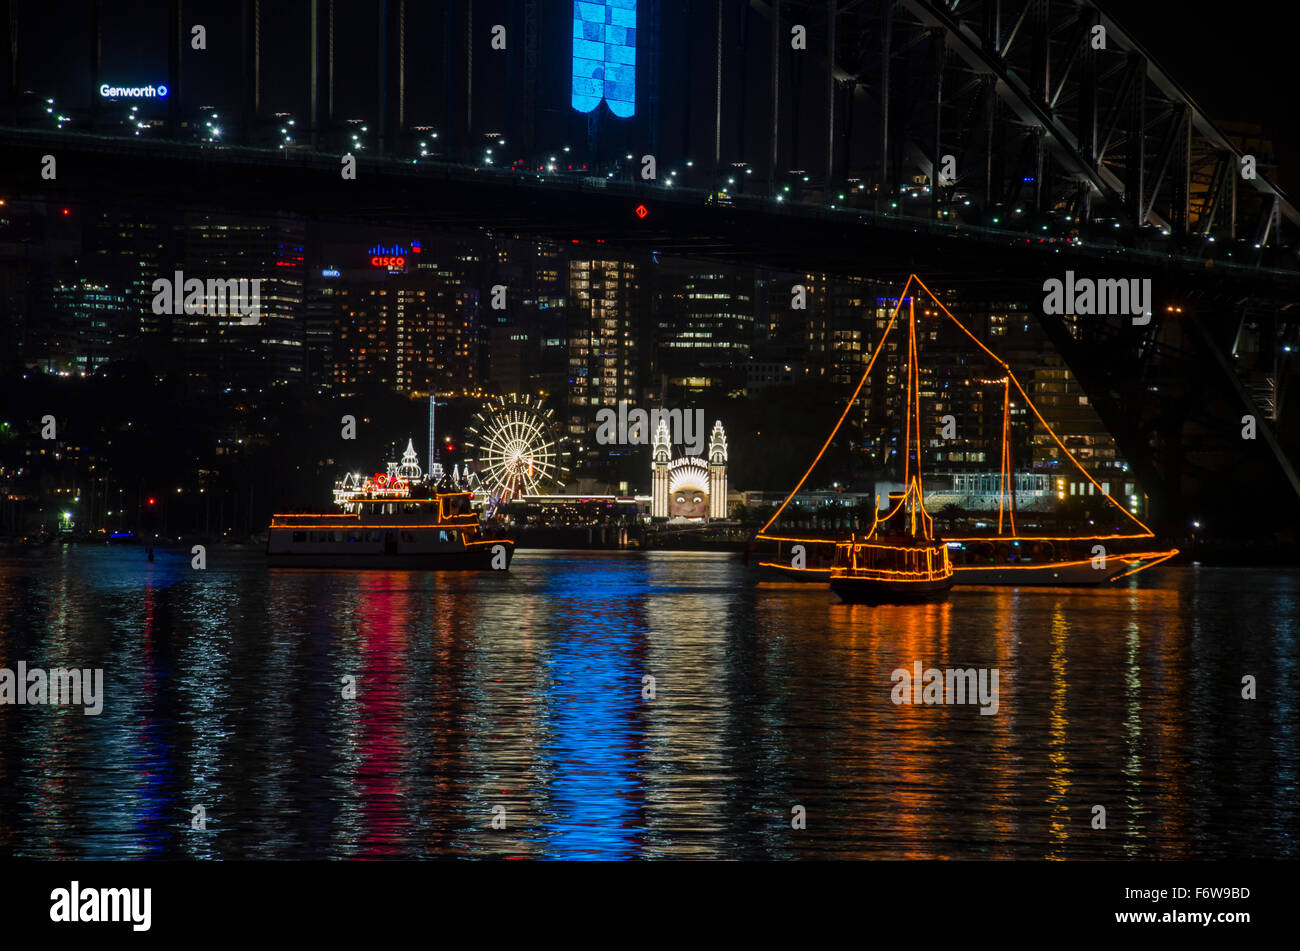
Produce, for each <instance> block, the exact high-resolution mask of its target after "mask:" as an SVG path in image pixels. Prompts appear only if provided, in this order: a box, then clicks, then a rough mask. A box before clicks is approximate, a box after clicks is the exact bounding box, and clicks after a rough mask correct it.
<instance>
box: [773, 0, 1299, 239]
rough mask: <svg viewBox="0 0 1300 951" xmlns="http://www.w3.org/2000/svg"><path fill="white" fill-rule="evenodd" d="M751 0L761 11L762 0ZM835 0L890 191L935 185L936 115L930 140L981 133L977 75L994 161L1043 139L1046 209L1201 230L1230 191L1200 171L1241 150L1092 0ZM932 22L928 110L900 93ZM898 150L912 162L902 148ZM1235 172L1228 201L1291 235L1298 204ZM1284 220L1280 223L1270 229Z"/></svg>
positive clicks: (843, 74)
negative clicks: (915, 177)
mask: <svg viewBox="0 0 1300 951" xmlns="http://www.w3.org/2000/svg"><path fill="white" fill-rule="evenodd" d="M750 5H751V7H752V8H754V9H755V10H757V11H759V12H760V13H762V14H764V15H765V16H770V15H771V10H772V5H771V4H770V2H764V0H751V3H750ZM792 5H793V4H792ZM837 10H838V12H837V16H838V17H839V18H840V19H841V20H848V19H850V18H856V19H857V20H858V21H859V22H861V23H863V24H864V25H868V24H869V26H870V30H869V33H870V35H871V36H873V37H875V36H878V37H879V39H878V40H875V41H874V44H866V43H860V44H859V45H858V46H855V47H852V48H847V49H846V48H845V46H844V44H843V43H841V44H840V45H839V47H837V48H836V50H835V55H836V57H837V62H838V63H839V66H838V68H836V69H835V70H834V75H835V76H836V77H838V78H839V79H840V80H841V81H842V82H843V81H852V82H853V84H854V85H853V89H854V93H855V96H854V98H856V99H859V100H861V101H862V102H863V103H864V104H865V105H866V107H868V108H870V109H871V110H873V111H874V113H875V114H876V115H877V117H878V120H879V121H878V123H877V124H876V125H875V128H877V129H878V143H877V144H878V146H879V149H878V151H876V152H875V153H874V154H876V155H879V156H880V157H881V161H880V166H879V168H880V172H879V174H880V175H881V176H882V179H880V182H881V184H882V185H883V186H884V187H886V188H887V189H890V190H891V191H893V192H894V193H895V194H897V191H898V189H899V188H900V187H901V186H904V185H907V184H910V182H909V171H910V173H911V174H926V175H927V177H929V178H930V180H931V182H932V183H933V181H934V177H933V175H932V174H928V173H931V172H932V170H933V168H934V166H935V164H936V162H937V160H938V158H939V155H938V154H936V152H937V148H936V142H935V138H936V137H935V135H934V129H935V126H936V124H937V125H938V127H939V129H940V130H942V133H943V136H944V138H943V140H942V142H941V143H939V146H938V147H943V146H944V145H946V144H947V143H949V142H951V143H954V144H956V143H965V142H970V141H977V140H978V139H977V137H978V136H979V134H980V133H981V131H982V130H978V129H973V128H971V123H972V122H973V121H976V120H975V118H974V117H975V116H978V115H979V110H978V109H977V108H973V107H972V103H971V101H970V99H969V95H970V93H969V90H970V88H971V85H972V84H971V83H970V78H971V76H972V75H973V76H975V77H988V78H991V80H992V82H993V89H994V92H995V95H996V97H997V102H998V105H999V109H998V116H997V119H996V122H997V124H998V133H997V139H998V143H999V145H998V147H997V148H995V149H991V150H990V151H991V152H992V153H993V154H992V155H991V156H990V159H991V164H992V165H993V166H994V167H995V168H996V167H998V166H1001V167H1003V169H1004V172H1005V170H1007V169H1010V168H1011V167H1012V165H1011V163H1012V159H1013V156H1015V155H1016V154H1017V152H1018V151H1019V149H1020V148H1021V146H1022V144H1023V143H1022V142H1021V141H1020V140H1021V139H1022V138H1023V137H1032V136H1038V137H1039V138H1040V139H1041V142H1042V146H1043V150H1044V151H1043V157H1044V161H1045V165H1044V172H1043V175H1042V176H1035V177H1036V178H1037V179H1038V180H1036V181H1035V182H1034V183H1033V184H1034V186H1035V193H1036V194H1037V195H1038V196H1039V198H1040V200H1041V204H1042V208H1043V209H1044V210H1045V212H1048V213H1057V214H1064V213H1067V212H1066V211H1065V209H1069V208H1074V209H1076V210H1079V211H1082V214H1083V217H1084V218H1085V220H1095V219H1097V218H1098V217H1099V216H1101V217H1104V218H1105V220H1107V221H1109V220H1114V221H1116V222H1118V223H1120V224H1121V226H1123V227H1126V228H1128V229H1132V230H1144V229H1150V230H1154V231H1165V232H1170V233H1173V232H1177V233H1178V234H1180V235H1193V234H1195V235H1206V234H1208V233H1209V232H1210V231H1211V229H1212V227H1213V223H1214V217H1215V215H1217V214H1218V213H1219V212H1220V211H1221V209H1222V205H1223V204H1224V203H1225V199H1226V198H1228V197H1230V196H1227V195H1223V194H1221V191H1220V190H1219V189H1215V188H1211V187H1209V183H1210V182H1212V181H1215V180H1216V175H1217V174H1218V173H1220V170H1221V168H1222V164H1223V162H1224V161H1225V157H1227V158H1228V159H1230V160H1231V163H1232V164H1233V167H1234V169H1235V168H1239V167H1240V162H1241V159H1242V157H1243V152H1242V149H1241V148H1239V147H1238V146H1236V145H1234V144H1233V143H1232V142H1231V141H1230V140H1229V138H1228V137H1227V136H1226V135H1225V134H1224V133H1223V132H1222V131H1220V130H1219V129H1218V128H1217V127H1216V126H1215V124H1214V122H1213V121H1212V120H1211V119H1210V118H1209V116H1208V115H1207V114H1206V113H1205V112H1204V110H1203V109H1201V108H1200V107H1199V106H1198V105H1197V104H1196V103H1195V102H1194V101H1193V100H1192V99H1191V98H1190V97H1189V96H1188V95H1187V94H1186V92H1185V91H1184V90H1183V89H1182V88H1181V87H1180V86H1179V85H1178V84H1177V83H1176V82H1174V80H1173V79H1171V78H1170V76H1169V75H1168V74H1167V73H1166V72H1165V71H1164V70H1163V69H1162V68H1161V67H1160V66H1159V65H1158V64H1157V63H1156V62H1155V61H1154V60H1153V59H1152V57H1151V56H1150V55H1149V54H1148V53H1147V51H1146V50H1145V49H1144V48H1143V47H1142V46H1141V45H1140V44H1139V43H1138V42H1137V41H1136V40H1135V39H1134V38H1133V37H1132V36H1131V35H1130V34H1128V33H1127V32H1126V31H1125V30H1124V29H1123V28H1122V27H1120V26H1119V25H1118V24H1117V23H1116V22H1115V21H1114V20H1112V19H1111V18H1110V17H1108V16H1107V15H1106V14H1105V13H1103V12H1102V11H1101V10H1099V9H1098V8H1097V7H1096V6H1095V4H1094V3H1092V2H1091V0H1051V2H1047V0H963V2H961V3H959V4H958V3H952V2H945V0H877V2H875V3H868V2H848V3H840V4H839V5H838V8H837ZM808 12H809V13H811V12H812V10H811V9H809V10H808ZM794 15H795V14H794V13H793V12H792V13H790V16H794ZM853 25H854V24H853V23H851V22H842V23H841V24H840V26H839V28H838V32H839V35H840V36H856V35H859V34H860V33H861V32H863V31H855V30H854V29H853ZM1098 27H1100V28H1102V29H1104V30H1105V48H1104V49H1095V48H1094V47H1093V44H1092V37H1093V31H1094V29H1095V28H1098ZM934 30H939V31H942V36H943V41H942V42H943V44H944V46H945V47H946V50H947V52H948V53H949V54H950V55H949V56H948V60H947V63H946V65H945V67H944V69H943V70H942V72H941V74H940V75H939V76H938V77H937V80H932V82H937V85H938V88H939V89H940V90H941V91H942V95H941V97H940V99H941V101H940V105H939V110H940V113H941V114H940V116H939V117H938V119H937V121H936V119H935V118H934V117H933V109H932V108H931V107H930V105H929V103H928V101H927V100H926V99H925V97H924V96H911V97H909V95H908V86H909V80H910V82H911V85H912V87H914V88H915V87H917V86H918V82H919V77H921V76H923V75H924V73H925V71H926V69H927V68H928V67H927V65H926V63H927V62H928V63H933V58H930V57H927V54H926V44H925V43H924V42H923V41H922V40H923V37H924V36H925V35H926V34H928V33H930V31H934ZM843 61H851V62H852V63H853V68H846V67H845V66H843ZM977 88H978V87H977ZM849 108H853V106H852V105H850V106H849ZM1171 123H1173V126H1172V127H1171ZM832 127H833V126H832ZM1180 136H1181V138H1180ZM868 151H870V150H868ZM904 151H905V152H907V153H908V154H909V155H911V156H914V159H913V161H911V162H910V163H909V162H902V161H900V160H899V158H898V156H899V155H900V154H901V153H902V152H904ZM827 164H828V167H829V166H830V161H829V159H828V163H827ZM872 164H873V165H874V162H873V163H872ZM869 168H870V166H869ZM869 168H868V169H867V170H865V171H868V173H869ZM836 171H837V172H838V173H839V175H840V177H841V178H844V177H850V176H852V177H855V178H856V177H864V176H863V175H862V173H863V171H864V170H863V169H857V168H844V169H838V167H837V168H836ZM865 177H866V178H868V179H870V178H871V177H872V176H871V175H870V174H867V175H866V176H865ZM959 177H960V178H962V179H969V180H970V181H978V177H977V176H973V175H970V174H969V173H968V171H966V170H961V169H959ZM1238 178H1240V176H1235V177H1234V180H1233V188H1232V196H1233V203H1234V204H1236V203H1238V202H1240V203H1242V204H1243V205H1245V206H1247V207H1243V208H1242V209H1241V211H1242V212H1243V213H1245V214H1247V215H1248V216H1249V217H1250V218H1251V219H1252V220H1253V221H1257V222H1260V223H1261V226H1260V227H1259V228H1258V229H1257V230H1258V236H1260V237H1262V238H1263V239H1264V240H1263V241H1260V242H1259V243H1261V244H1263V243H1265V242H1267V243H1268V244H1280V243H1286V242H1289V241H1294V240H1296V239H1297V238H1300V211H1298V210H1297V208H1296V207H1295V205H1293V204H1292V202H1291V201H1290V200H1289V199H1288V197H1287V196H1286V195H1285V194H1284V193H1283V192H1282V191H1281V189H1280V188H1279V187H1278V186H1277V185H1276V184H1275V183H1273V182H1272V181H1270V180H1269V179H1268V176H1267V175H1265V174H1260V175H1258V176H1257V177H1256V178H1254V179H1250V180H1244V179H1243V180H1241V181H1237V180H1236V179H1238ZM826 184H827V185H828V186H831V185H834V184H835V183H834V182H833V181H829V180H828V181H827V183H826ZM1008 184H1014V183H1008ZM1026 184H1027V183H1026ZM983 191H989V192H990V193H991V195H992V196H995V197H994V200H996V196H998V195H999V193H1000V192H1002V191H1003V189H1001V188H998V187H997V186H994V187H992V188H991V189H990V188H988V187H987V184H986V187H985V189H981V190H977V191H972V192H970V193H969V194H965V195H964V197H965V198H969V199H970V200H971V201H972V202H982V201H984V200H985V199H984V195H983V194H982V192H983ZM828 193H829V189H828ZM983 210H984V211H985V212H986V213H990V212H992V211H993V209H992V208H985V209H983ZM925 213H926V215H927V217H928V216H932V215H933V213H934V212H933V210H932V209H930V208H926V209H925ZM1236 217H1237V209H1236V208H1233V209H1232V214H1231V216H1230V220H1229V221H1228V222H1227V228H1226V229H1225V230H1227V231H1228V232H1229V233H1230V234H1231V233H1232V232H1233V229H1234V228H1235V220H1236ZM1283 223H1287V224H1288V226H1289V228H1288V231H1287V233H1285V234H1281V233H1279V227H1280V226H1281V225H1282V224H1283Z"/></svg>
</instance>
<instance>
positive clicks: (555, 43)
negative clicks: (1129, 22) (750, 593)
mask: <svg viewBox="0 0 1300 951" xmlns="http://www.w3.org/2000/svg"><path fill="white" fill-rule="evenodd" d="M112 6H113V5H112V4H106V3H103V2H102V0H89V2H87V3H84V4H82V5H81V6H80V7H78V9H84V11H85V17H84V21H82V22H77V23H72V24H68V25H67V26H68V28H67V31H66V32H67V39H66V41H65V43H64V47H63V48H62V50H61V53H62V55H63V56H65V57H67V59H68V60H69V61H74V60H75V61H76V63H77V64H78V68H79V69H81V70H84V71H85V73H86V75H87V76H88V77H89V79H88V81H87V82H86V83H85V89H84V95H82V96H80V97H77V96H73V97H72V98H71V99H68V100H66V101H65V100H64V99H60V98H59V97H56V96H54V95H53V94H52V93H51V92H50V91H49V90H46V89H43V88H40V86H39V83H36V82H35V81H34V80H33V79H32V76H33V75H34V71H33V69H32V63H31V57H32V56H34V55H43V54H38V53H35V52H34V50H35V49H37V48H38V47H37V44H36V41H35V37H36V32H37V31H39V30H41V29H42V28H43V27H42V24H41V23H40V22H38V20H37V19H36V18H34V15H33V14H32V13H31V6H30V5H29V4H24V3H21V2H18V0H5V2H3V3H0V76H2V78H0V189H3V193H4V195H6V196H8V197H12V198H31V199H40V200H49V201H60V202H69V203H75V202H79V201H85V200H91V199H92V198H98V199H102V198H103V196H106V195H111V196H113V198H114V199H115V200H118V201H121V202H123V203H125V204H132V203H134V204H139V205H143V206H147V205H150V204H153V205H174V204H176V203H177V202H178V201H179V202H181V203H183V204H186V205H193V206H195V207H216V208H222V209H232V210H242V211H247V212H249V213H261V212H265V211H267V210H276V211H283V212H287V213H292V214H301V215H304V216H307V217H316V218H322V219H328V220H331V221H345V222H346V221H355V222H358V223H363V222H382V223H409V224H410V225H411V226H412V227H415V226H418V227H420V228H422V229H426V230H427V229H430V228H447V229H473V228H489V229H493V230H495V231H499V232H510V233H518V234H523V235H536V236H545V237H550V238H553V239H556V240H561V241H564V242H565V243H570V242H572V243H574V244H581V245H587V244H595V243H600V244H603V245H605V246H607V247H609V248H611V249H614V250H618V251H621V252H626V253H637V254H649V253H652V252H653V253H656V254H659V255H680V256H689V257H697V258H714V259H720V260H732V261H742V262H746V263H750V264H755V265H759V266H762V267H766V268H771V269H774V270H776V271H779V272H790V273H795V274H797V273H802V272H820V273H829V274H845V275H862V276H870V277H873V278H882V279H887V280H897V281H898V282H899V283H900V285H901V282H902V280H903V279H905V278H906V275H907V274H908V273H910V272H913V271H915V272H918V273H922V274H924V275H927V276H928V279H929V281H930V283H931V285H932V286H933V285H934V284H935V283H938V284H942V285H944V286H951V287H956V288H959V289H960V293H961V296H962V301H963V302H964V303H969V304H976V303H977V302H979V301H981V300H984V301H989V302H993V301H998V302H1004V301H1020V302H1023V303H1024V304H1025V305H1026V306H1027V309H1028V311H1029V312H1030V313H1032V314H1034V315H1035V316H1036V317H1037V319H1038V320H1040V321H1041V322H1042V324H1043V327H1044V328H1045V330H1046V332H1047V333H1048V335H1049V337H1050V338H1051V339H1052V341H1053V343H1054V344H1055V345H1056V347H1057V348H1058V350H1059V351H1060V353H1061V355H1062V357H1063V358H1064V359H1065V361H1066V362H1067V364H1068V365H1069V367H1070V368H1071V370H1072V371H1073V373H1074V375H1075V376H1076V377H1077V378H1078V380H1079V381H1080V383H1081V385H1082V387H1083V388H1084V390H1085V392H1086V393H1087V395H1088V397H1089V399H1090V401H1091V402H1092V403H1093V404H1094V405H1095V406H1096V407H1097V410H1098V412H1099V413H1100V415H1101V417H1102V419H1103V421H1104V422H1105V424H1106V425H1107V427H1108V428H1109V429H1110V430H1111V432H1112V433H1113V435H1114V436H1115V439H1116V442H1117V445H1118V446H1119V448H1120V450H1121V452H1122V453H1123V455H1124V457H1125V458H1127V459H1129V460H1131V461H1132V464H1133V467H1134V471H1135V473H1136V475H1137V476H1138V478H1139V479H1140V480H1141V482H1142V484H1143V486H1144V487H1145V488H1146V490H1147V491H1148V493H1149V494H1150V495H1151V496H1152V497H1153V499H1154V498H1156V497H1164V498H1181V499H1198V500H1201V502H1200V503H1198V504H1202V505H1203V508H1202V509H1201V510H1206V509H1205V508H1204V506H1209V507H1217V509H1218V511H1219V512H1220V513H1221V514H1222V515H1223V516H1224V517H1230V516H1231V515H1232V513H1233V512H1234V511H1235V508H1234V506H1235V500H1239V499H1240V498H1241V497H1242V496H1244V495H1250V496H1251V497H1255V498H1258V499H1260V500H1261V502H1263V503H1265V504H1266V505H1267V506H1269V507H1271V508H1273V509H1276V510H1277V511H1279V512H1281V513H1284V514H1283V515H1282V516H1281V517H1284V518H1288V517H1293V516H1295V515H1297V514H1300V477H1298V476H1297V471H1296V461H1297V460H1298V459H1300V423H1298V420H1300V411H1298V410H1297V407H1296V402H1295V401H1294V400H1290V401H1288V399H1287V398H1286V397H1287V395H1288V394H1287V385H1286V384H1287V381H1288V379H1289V378H1290V379H1293V378H1294V376H1295V371H1294V361H1293V355H1294V352H1295V351H1296V349H1297V347H1300V325H1298V323H1297V320H1296V317H1295V310H1294V308H1293V304H1294V303H1296V302H1297V301H1300V227H1298V226H1300V214H1298V213H1297V209H1296V207H1295V206H1294V205H1293V204H1292V202H1291V201H1290V200H1289V199H1288V198H1287V196H1286V195H1285V194H1284V193H1283V192H1282V191H1281V190H1280V188H1279V187H1278V186H1277V184H1276V181H1275V180H1274V169H1272V168H1270V167H1268V165H1267V163H1265V162H1263V161H1261V160H1260V159H1259V156H1256V155H1254V154H1252V153H1251V151H1250V149H1249V148H1248V147H1247V145H1246V144H1245V143H1243V142H1242V141H1241V140H1239V139H1237V138H1234V137H1232V136H1230V135H1229V134H1228V133H1227V132H1225V131H1224V130H1222V129H1221V128H1220V127H1219V126H1218V125H1216V122H1215V121H1214V120H1213V119H1212V118H1211V117H1210V116H1209V115H1207V114H1206V112H1205V111H1204V110H1202V109H1201V108H1200V107H1198V105H1197V103H1195V102H1194V101H1192V100H1191V98H1189V96H1188V95H1187V94H1186V92H1185V91H1184V89H1183V88H1182V87H1181V86H1180V85H1179V81H1178V77H1176V76H1173V75H1171V74H1170V73H1169V72H1167V71H1166V70H1165V69H1164V68H1163V67H1162V66H1161V64H1160V63H1159V62H1157V61H1156V60H1155V59H1154V58H1153V57H1152V56H1151V55H1149V53H1148V52H1147V50H1146V49H1145V48H1144V46H1143V43H1142V38H1141V37H1138V36H1134V35H1132V34H1131V33H1130V32H1128V31H1126V29H1125V28H1124V26H1123V24H1122V22H1117V21H1116V20H1114V19H1112V18H1111V17H1110V16H1108V15H1107V14H1106V13H1104V12H1103V11H1102V10H1100V9H1098V7H1097V6H1096V5H1094V4H1093V3H1091V2H1087V0H805V2H799V0H592V2H586V0H579V2H577V3H574V2H572V0H446V2H443V3H434V4H416V3H407V2H405V0H373V2H367V3H346V2H345V0H296V2H285V3H279V2H276V3H270V2H268V3H262V2H259V0H240V2H231V3H228V4H226V5H225V9H226V13H225V15H224V17H223V19H222V20H221V21H220V22H217V21H214V20H212V19H211V18H210V17H209V18H208V22H207V23H206V24H204V26H203V30H202V35H200V34H199V32H198V31H196V29H195V27H196V25H197V24H198V23H199V22H200V18H198V17H197V16H196V15H195V14H194V7H197V6H198V5H197V4H195V5H194V7H191V5H190V4H188V3H185V2H183V0H160V2H159V3H157V4H156V6H157V9H158V22H157V23H155V24H152V25H151V29H154V30H155V31H156V32H157V33H158V35H159V36H162V37H165V44H166V49H167V54H166V57H165V63H166V66H165V71H161V72H160V74H159V75H157V76H156V77H149V82H148V91H144V81H143V80H140V79H138V78H136V79H132V81H131V84H130V85H126V80H125V79H124V78H123V77H121V76H117V75H109V72H110V71H109V70H108V69H107V68H106V67H105V65H104V63H105V57H104V50H103V43H104V40H103V23H104V21H105V17H107V16H110V15H111V12H110V9H109V8H111V7H112ZM205 56H210V57H211V58H210V59H204V57H205ZM358 58H360V59H362V60H364V62H365V64H366V65H365V70H366V72H367V73H368V75H369V79H368V80H367V81H366V82H365V83H362V84H361V85H362V86H364V90H363V91H362V93H361V95H362V97H363V102H364V103H365V105H364V106H363V107H362V108H357V107H356V106H355V102H356V101H357V98H356V97H357V94H358V90H357V85H358V84H357V83H356V80H355V75H356V72H357V70H356V68H355V61H356V60H357V59H358ZM345 60H346V62H347V64H348V66H349V71H345V69H344V66H345ZM160 62H161V59H160ZM214 63H215V64H217V65H216V66H214V65H213V64H214ZM200 70H201V71H202V78H199V75H200ZM214 71H215V72H216V73H217V74H219V75H218V76H217V79H216V81H214V78H213V74H214ZM345 72H347V75H348V77H349V78H348V81H347V89H346V90H345V89H343V88H342V77H343V76H344V75H345ZM214 88H219V89H220V90H221V102H222V104H221V105H220V106H219V107H217V106H213V105H212V103H213V102H214V101H215V100H214V96H213V90H214ZM105 90H107V92H105ZM345 93H346V96H345ZM348 96H350V97H351V103H352V104H350V105H347V106H346V107H345V106H344V100H345V98H347V97H348ZM50 155H53V156H55V157H56V158H57V175H56V176H49V175H48V174H43V169H44V168H46V167H47V165H46V164H45V162H44V160H45V157H46V156H50ZM351 161H354V162H355V166H354V168H355V177H351V176H349V175H347V174H345V171H346V169H347V165H348V163H349V162H351ZM1067 270H1072V271H1074V272H1075V273H1077V274H1080V275H1086V276H1089V277H1094V278H1104V279H1126V280H1133V279H1146V278H1149V279H1151V281H1152V287H1153V293H1154V300H1153V302H1152V307H1151V312H1152V319H1151V320H1150V321H1148V322H1145V323H1139V322H1135V321H1133V320H1132V319H1131V317H1129V316H1127V315H1111V316H1091V317H1088V318H1086V319H1070V317H1069V316H1068V315H1067V316H1054V315H1048V314H1045V313H1043V307H1042V299H1043V284H1044V281H1045V280H1047V279H1049V278H1053V277H1055V278H1060V277H1061V276H1062V275H1064V273H1065V272H1066V271H1067ZM1247 415H1249V416H1252V417H1254V418H1255V420H1256V421H1257V432H1258V438H1256V439H1243V438H1242V431H1243V424H1242V419H1243V417H1244V416H1247ZM1179 514H1180V516H1181V515H1185V514H1186V511H1183V512H1180V513H1179ZM1293 523H1294V520H1293Z"/></svg>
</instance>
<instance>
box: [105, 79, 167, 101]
mask: <svg viewBox="0 0 1300 951" xmlns="http://www.w3.org/2000/svg"><path fill="white" fill-rule="evenodd" d="M99 94H100V95H101V96H103V97H104V98H105V99H166V98H167V87H166V86H164V85H163V84H162V83H159V84H158V85H157V86H110V85H109V84H108V83H104V85H102V86H100V87H99Z"/></svg>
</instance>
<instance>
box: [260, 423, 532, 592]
mask: <svg viewBox="0 0 1300 951" xmlns="http://www.w3.org/2000/svg"><path fill="white" fill-rule="evenodd" d="M334 502H335V504H336V505H337V506H338V507H339V508H340V509H341V510H342V511H341V512H339V513H336V514H328V515H317V514H293V515H274V516H272V518H271V529H270V533H269V537H268V538H267V543H266V555H267V560H268V562H269V563H270V565H271V566H272V567H305V568H382V569H411V570H434V571H465V570H468V571H477V570H492V569H496V570H505V569H508V568H509V567H510V560H511V558H513V557H514V549H515V543H514V541H513V540H512V539H509V538H505V537H496V536H494V535H493V534H491V533H490V531H488V530H486V529H485V528H484V526H483V524H482V522H481V521H480V519H479V515H478V513H477V512H475V511H474V509H473V508H472V506H471V493H470V492H468V491H452V492H439V491H436V489H435V488H434V486H433V484H432V481H430V482H428V483H425V482H424V481H423V474H422V473H421V472H420V468H419V465H418V464H417V462H416V455H415V449H414V447H413V446H412V445H411V444H410V443H409V442H408V443H407V447H406V452H405V453H404V454H403V456H402V462H401V464H398V463H395V462H390V463H389V464H388V471H387V472H377V473H375V474H374V475H373V476H371V477H369V478H365V479H362V478H361V477H360V476H353V475H350V474H349V475H347V476H345V477H344V478H343V479H342V480H340V481H339V482H338V483H336V485H335V488H334Z"/></svg>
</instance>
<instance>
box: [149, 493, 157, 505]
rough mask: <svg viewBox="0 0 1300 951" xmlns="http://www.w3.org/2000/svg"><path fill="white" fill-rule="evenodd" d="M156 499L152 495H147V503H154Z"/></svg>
mask: <svg viewBox="0 0 1300 951" xmlns="http://www.w3.org/2000/svg"><path fill="white" fill-rule="evenodd" d="M157 501H158V500H157V499H155V498H154V497H153V496H152V495H151V496H149V504H150V505H153V504H154V503H155V502H157Z"/></svg>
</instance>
